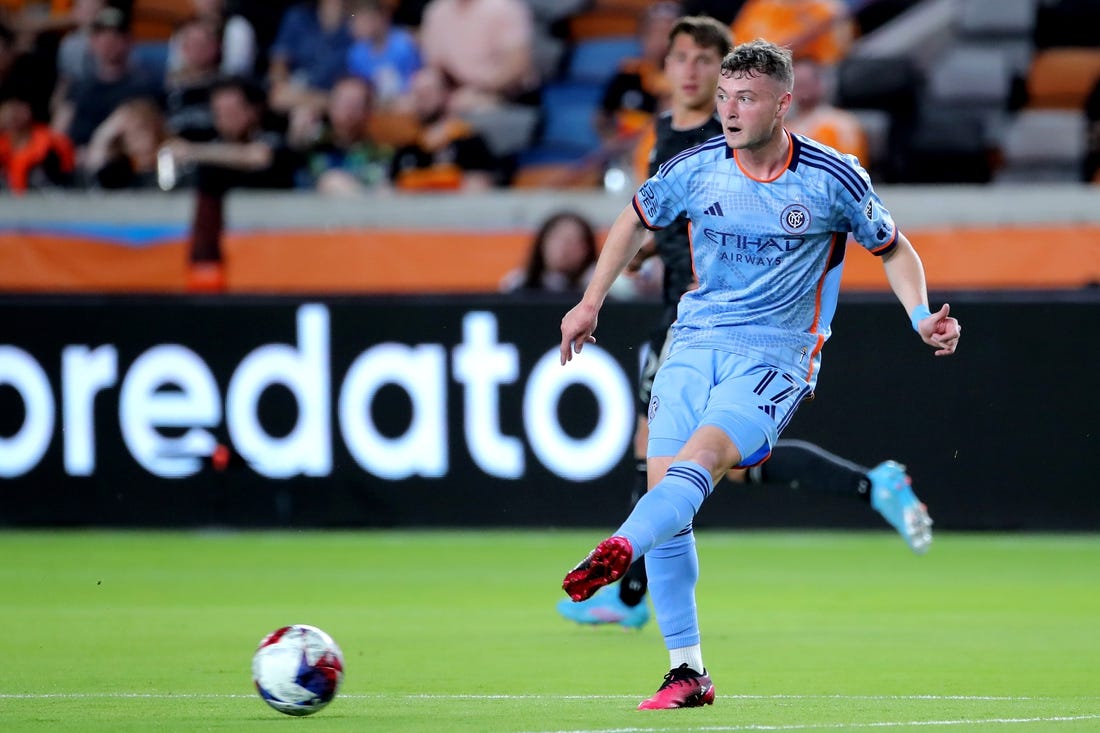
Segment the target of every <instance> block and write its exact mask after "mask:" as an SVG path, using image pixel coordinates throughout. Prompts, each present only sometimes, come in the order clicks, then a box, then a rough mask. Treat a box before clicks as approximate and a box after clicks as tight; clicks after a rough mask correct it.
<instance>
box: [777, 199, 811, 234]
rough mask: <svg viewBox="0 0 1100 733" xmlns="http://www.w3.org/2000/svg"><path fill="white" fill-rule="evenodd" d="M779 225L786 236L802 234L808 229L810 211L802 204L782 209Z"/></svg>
mask: <svg viewBox="0 0 1100 733" xmlns="http://www.w3.org/2000/svg"><path fill="white" fill-rule="evenodd" d="M779 223H780V224H781V225H782V226H783V230H784V231H785V232H787V233H788V234H802V233H803V232H805V231H806V230H807V229H809V228H810V210H809V209H807V208H806V207H805V206H803V205H802V204H791V205H790V206H788V207H787V208H785V209H783V213H782V214H780V216H779Z"/></svg>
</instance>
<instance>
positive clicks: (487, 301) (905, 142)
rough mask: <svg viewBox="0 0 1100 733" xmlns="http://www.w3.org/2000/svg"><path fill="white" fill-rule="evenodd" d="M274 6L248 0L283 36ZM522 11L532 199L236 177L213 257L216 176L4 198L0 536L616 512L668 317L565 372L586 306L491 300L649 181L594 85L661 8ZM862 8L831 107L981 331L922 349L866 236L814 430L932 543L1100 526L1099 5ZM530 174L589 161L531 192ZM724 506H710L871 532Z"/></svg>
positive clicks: (832, 513)
mask: <svg viewBox="0 0 1100 733" xmlns="http://www.w3.org/2000/svg"><path fill="white" fill-rule="evenodd" d="M168 5H169V4H164V7H160V6H159V5H158V7H157V8H153V7H152V5H150V4H147V3H142V2H141V1H140V0H138V2H136V3H134V6H133V13H134V16H133V17H134V19H135V20H134V34H135V37H136V38H137V45H138V47H139V48H142V49H144V51H143V53H144V54H145V55H146V56H148V55H150V54H152V51H151V50H150V49H153V50H156V49H160V51H162V52H165V53H166V51H164V47H165V46H166V45H167V40H166V38H167V37H168V35H170V33H171V31H172V29H173V27H174V26H173V23H178V22H179V21H180V19H181V18H183V17H185V16H184V15H182V14H181V15H180V16H179V17H176V16H172V15H171V13H170V12H169V9H168ZM276 5H278V4H275V5H271V6H270V7H267V8H265V9H264V10H263V12H259V13H257V12H256V11H255V10H254V9H253V11H252V12H251V14H250V15H249V17H252V18H254V20H255V24H256V27H257V29H258V30H257V33H258V35H259V36H260V37H263V34H264V31H263V28H264V27H265V25H264V24H265V23H266V24H270V25H275V24H276V23H277V20H278V14H279V13H280V12H281V8H277V7H276ZM530 5H531V11H532V13H533V16H534V17H535V18H536V19H537V28H538V29H539V33H540V35H539V36H538V38H539V44H537V45H538V48H539V49H541V51H540V54H539V56H538V57H539V58H540V59H543V60H542V61H540V64H541V69H542V72H543V77H544V82H543V87H542V90H541V91H542V97H541V98H542V100H543V104H542V106H541V107H534V108H532V107H528V108H527V109H528V110H529V111H531V110H537V115H538V117H539V120H538V121H537V123H536V124H535V126H534V127H533V128H532V129H533V133H532V136H531V137H530V138H529V141H528V144H527V145H526V147H524V148H523V149H522V150H519V151H518V153H517V154H516V155H515V158H514V160H515V164H516V166H517V168H516V171H517V174H516V177H515V178H514V179H513V180H512V182H511V184H503V185H497V186H495V187H492V188H490V189H488V190H481V191H477V192H468V191H462V190H435V191H431V192H423V191H419V192H418V191H409V190H402V189H400V188H398V189H396V190H393V189H391V190H387V191H376V190H367V191H363V192H361V193H359V194H355V195H351V196H326V195H323V194H320V193H316V192H314V191H311V190H305V189H298V190H292V191H277V190H262V189H261V190H258V189H254V188H249V189H239V190H232V191H231V192H230V193H228V194H227V195H226V196H225V197H224V201H221V202H220V203H219V206H220V207H223V211H222V212H221V215H220V216H221V222H222V228H223V230H221V231H216V237H215V245H216V246H215V249H214V250H213V254H211V251H210V250H206V251H204V252H203V253H200V254H197V253H196V251H195V247H196V244H195V242H196V240H197V239H198V238H199V236H200V235H199V234H198V233H197V232H196V229H195V223H196V222H198V221H199V220H200V218H201V217H200V211H199V210H200V209H201V207H202V196H201V195H196V192H195V190H194V189H192V188H187V187H182V188H175V189H174V190H170V191H161V190H157V189H156V188H154V189H153V190H122V191H113V190H104V189H103V188H94V187H93V188H85V189H73V188H57V187H55V188H50V189H47V190H41V191H33V190H32V191H29V192H26V193H24V194H20V195H15V194H13V193H11V192H8V193H5V194H4V195H3V196H0V291H2V295H0V316H2V318H0V322H2V323H3V326H2V327H0V474H2V475H3V477H4V479H3V483H2V484H0V490H2V491H3V492H4V495H5V501H4V502H3V504H2V505H0V524H6V525H9V526H13V525H26V526H80V525H100V524H103V525H123V526H175V525H184V526H206V525H224V524H228V525H237V524H241V525H249V526H296V525H309V526H421V525H423V526H444V525H460V526H465V525H498V526H516V525H520V526H574V525H578V524H587V525H593V526H605V525H606V524H608V523H610V522H612V521H614V520H615V519H616V518H617V517H618V516H619V513H620V511H621V509H622V506H623V502H624V501H625V495H626V486H627V485H628V483H629V471H630V466H629V463H630V461H629V458H628V453H629V428H630V425H629V420H628V419H627V417H626V416H625V414H624V413H623V411H621V410H620V408H621V407H623V406H624V405H627V406H628V405H629V395H630V391H631V390H630V384H631V382H632V380H633V377H634V373H635V370H636V364H637V360H638V351H639V349H640V344H641V342H642V340H643V338H644V333H642V332H640V331H639V330H638V327H637V325H636V324H637V323H639V322H643V323H644V322H645V321H646V319H647V318H649V317H650V315H651V314H652V313H653V312H654V309H655V308H657V305H656V304H655V303H654V302H653V300H652V298H651V297H647V296H640V297H633V298H625V299H622V300H620V301H618V302H616V303H615V304H614V305H613V306H612V307H611V309H610V310H609V313H608V316H607V318H606V320H605V322H604V323H603V325H602V327H601V334H600V337H601V345H602V346H603V347H604V349H606V355H607V356H609V357H610V358H609V359H606V360H605V361H603V362H600V363H595V364H592V365H590V366H588V367H586V368H585V369H583V370H582V369H578V370H575V371H572V372H571V371H569V370H565V371H563V372H560V373H559V372H554V371H553V370H551V369H548V368H547V361H546V360H547V359H548V358H549V357H548V355H549V354H551V352H553V351H554V349H555V348H556V341H557V335H558V334H557V322H558V319H559V318H560V315H561V313H562V312H563V311H564V310H565V309H566V308H567V307H568V306H569V305H570V302H571V300H572V298H573V296H571V295H553V294H544V295H538V294H534V295H523V296H520V295H517V294H502V293H500V292H499V290H500V283H501V281H502V279H503V278H504V276H505V275H506V274H507V273H508V272H509V271H511V270H513V269H514V268H517V267H520V266H521V265H522V264H523V262H524V261H525V258H526V254H527V250H528V247H529V246H530V242H531V240H532V237H533V233H534V231H535V229H536V228H537V227H538V225H539V224H540V222H542V221H543V220H544V219H545V218H546V217H547V216H549V215H550V214H552V213H554V212H557V211H562V210H570V211H575V212H578V213H580V214H581V215H583V216H584V217H586V218H587V219H588V220H589V221H591V222H592V223H593V224H594V225H595V226H596V227H597V228H602V227H604V226H606V225H607V224H608V223H609V222H610V221H611V220H612V219H613V217H614V215H615V214H616V212H617V211H618V210H619V208H620V207H621V206H623V205H624V203H625V202H626V201H627V200H628V198H629V195H630V189H629V186H625V187H624V184H623V178H624V177H625V179H626V180H627V183H629V179H630V174H629V171H623V173H624V175H623V176H611V177H608V176H606V175H604V174H605V173H606V172H607V171H608V170H609V169H611V168H613V167H614V166H615V165H617V163H616V161H615V159H614V158H612V157H609V156H608V155H605V154H603V153H602V152H601V151H603V150H604V148H603V147H601V146H603V145H604V144H605V143H603V142H601V140H600V138H599V136H598V135H597V134H596V131H595V129H594V127H593V125H594V117H595V111H596V110H595V106H596V104H597V101H596V100H597V97H598V96H599V95H598V94H595V93H592V92H593V90H596V89H598V88H599V87H600V85H601V84H604V83H606V81H607V78H608V77H609V72H610V71H611V70H614V69H615V68H616V67H617V64H619V63H620V62H622V60H623V59H625V58H629V57H630V56H631V54H632V53H636V51H637V48H636V45H632V43H635V44H636V41H634V34H636V32H637V24H638V22H639V17H640V15H641V14H642V13H644V12H645V10H646V7H647V5H648V4H647V3H642V2H621V1H620V2H613V1H612V0H606V1H605V0H596V1H594V2H587V3H579V2H577V3H564V4H555V3H541V2H535V1H534V0H532V1H531V3H530ZM735 5H736V4H735ZM234 7H236V8H237V10H238V11H240V12H245V13H248V5H247V4H243V5H240V6H234ZM397 10H398V15H397V16H395V17H396V18H397V19H399V18H400V17H401V10H402V8H400V7H399V8H398V9H397ZM727 10H729V9H728V8H727ZM848 10H849V11H850V14H851V15H850V19H851V20H852V22H854V23H855V27H856V34H855V40H854V41H853V42H852V44H851V46H850V48H848V49H847V50H846V52H845V54H844V55H843V58H842V59H841V60H840V61H839V62H838V63H837V65H836V68H835V80H834V81H835V92H834V95H835V96H834V101H835V102H836V103H837V104H839V105H842V106H843V107H845V108H847V109H849V110H852V111H854V112H855V113H856V114H857V115H858V116H859V117H860V119H861V120H862V121H863V122H864V126H865V129H866V130H867V132H868V138H869V140H870V145H869V148H870V150H871V153H870V162H869V165H868V167H869V169H870V170H871V173H872V175H873V176H874V177H875V180H876V183H877V185H878V188H879V190H880V193H881V195H882V196H883V198H884V200H885V201H886V202H887V205H888V206H890V208H891V209H892V211H893V213H894V215H895V218H896V219H897V220H898V221H899V222H900V224H901V226H902V227H903V228H904V229H905V230H906V232H907V233H908V234H909V235H910V238H911V239H913V241H914V242H915V243H917V246H918V248H919V249H920V251H921V253H922V255H923V257H924V259H925V263H926V266H927V269H928V275H929V280H930V283H931V287H932V289H933V291H934V293H933V299H934V301H935V302H936V303H939V302H941V301H948V302H951V303H952V306H953V308H954V309H955V311H954V312H956V313H957V314H958V315H959V317H960V318H961V319H962V321H963V323H965V324H966V326H967V339H966V342H965V345H964V348H963V350H962V353H960V354H959V356H958V358H956V359H951V360H948V361H945V362H940V361H938V360H935V359H931V358H924V357H925V355H924V354H923V352H922V350H921V348H920V345H919V344H917V343H915V342H914V340H913V339H912V338H911V335H910V334H908V333H907V329H906V328H905V327H904V326H905V319H904V314H902V313H901V312H900V311H899V309H898V308H897V307H896V306H895V305H893V304H892V301H891V298H890V296H889V293H888V291H887V286H886V283H885V279H884V277H883V276H882V273H881V269H880V268H879V267H878V264H877V263H876V262H875V261H874V260H873V258H871V257H867V256H865V255H864V254H863V253H862V252H859V251H852V252H851V253H850V255H849V257H848V258H847V263H846V271H845V293H844V295H843V297H842V303H841V310H840V313H839V314H838V318H837V321H836V328H835V335H834V338H833V340H832V341H831V342H830V345H829V347H828V349H827V350H826V352H825V367H824V368H825V376H824V379H823V380H822V383H821V387H820V391H819V395H820V396H821V399H820V400H818V401H817V402H816V403H814V404H812V405H810V406H808V407H806V408H804V409H803V410H802V411H801V412H800V414H799V416H798V418H797V419H796V420H795V421H794V423H793V425H792V427H791V435H792V436H793V437H804V438H807V439H811V440H814V441H817V442H819V443H821V444H823V445H824V446H825V447H827V448H830V449H832V450H835V451H837V452H838V453H842V454H844V455H847V456H850V457H852V458H853V459H855V460H858V461H862V462H865V463H867V464H874V463H876V462H878V461H879V460H882V459H884V458H886V457H893V458H895V459H897V460H899V461H902V462H904V463H906V464H907V465H908V466H909V467H910V469H911V473H912V474H913V476H914V480H915V482H916V484H917V487H918V489H919V493H920V494H921V496H922V497H923V498H925V499H926V500H927V501H928V503H929V505H930V506H931V507H932V508H933V515H934V516H935V518H936V520H937V522H938V525H937V526H938V527H939V528H940V529H944V530H947V529H1018V528H1023V529H1051V530H1059V529H1078V530H1093V529H1096V528H1097V527H1098V526H1100V502H1097V501H1095V496H1094V492H1093V491H1092V487H1093V485H1094V478H1095V476H1096V475H1098V472H1100V450H1098V446H1097V438H1096V430H1095V427H1094V424H1093V420H1094V418H1093V414H1092V413H1093V411H1094V409H1093V408H1095V405H1096V401H1095V399H1094V398H1092V397H1091V396H1090V394H1091V388H1090V386H1089V385H1090V384H1091V382H1092V367H1093V365H1094V364H1095V362H1096V358H1097V356H1098V354H1097V349H1098V348H1100V347H1098V346H1097V340H1096V339H1095V337H1094V336H1095V332H1096V327H1095V324H1096V320H1097V313H1098V312H1097V304H1098V302H1100V297H1098V293H1100V291H1098V289H1097V285H1098V283H1100V205H1098V204H1100V193H1098V191H1100V189H1098V188H1097V187H1096V185H1095V184H1094V183H1091V182H1087V181H1086V180H1085V178H1084V175H1083V171H1084V170H1085V167H1086V158H1087V157H1088V155H1089V149H1090V147H1089V146H1090V142H1089V124H1090V123H1089V113H1088V112H1087V110H1086V106H1087V104H1088V103H1089V102H1088V95H1089V94H1090V92H1092V90H1093V89H1094V88H1095V87H1096V84H1097V80H1098V79H1100V63H1097V60H1098V59H1100V45H1097V44H1100V36H1096V35H1095V34H1091V35H1090V33H1086V32H1083V31H1082V28H1084V27H1086V26H1087V27H1089V28H1095V27H1096V25H1095V23H1093V22H1092V21H1093V20H1095V18H1096V14H1097V6H1096V3H1088V2H1079V1H1077V0H1011V1H1009V0H1003V1H998V2H993V0H923V1H916V0H911V1H908V2H905V1H900V0H880V1H879V2H852V3H850V4H849V6H848ZM154 11H155V12H154ZM181 13H182V11H181ZM153 18H160V19H161V20H163V21H164V22H162V23H160V24H159V25H158V24H157V23H153V22H152V21H151V20H150V19H153ZM143 19H144V21H147V22H144V25H143ZM154 55H155V54H154ZM562 89H565V90H566V91H565V92H563V93H560V94H559V92H560V91H561V90H562ZM578 89H586V90H588V92H585V93H580V92H578V91H577V90H578ZM569 90H572V91H569ZM1094 96H1095V95H1094ZM563 100H564V101H563ZM556 115H567V116H568V119H559V118H558V117H556ZM497 122H500V120H497ZM559 133H560V134H561V135H562V136H563V137H562V139H561V140H559V141H558V142H555V141H554V140H551V139H549V137H548V136H552V135H555V134H559ZM558 143H562V144H558ZM565 143H568V144H565ZM534 166H551V167H553V168H555V169H556V170H558V171H559V172H560V171H561V170H563V169H565V170H572V171H573V172H577V171H581V170H583V171H585V175H579V176H567V177H565V178H561V177H558V178H553V177H542V178H537V177H536V178H535V179H527V180H526V182H524V181H522V180H521V179H522V178H523V176H521V175H520V173H521V172H522V171H523V170H525V169H530V168H532V167H534ZM563 167H564V168H563ZM593 172H595V173H596V174H597V175H595V176H592V175H589V174H591V173H593ZM479 364H484V366H483V367H479V366H478V365H479ZM617 411H619V412H618V414H617ZM628 411H629V407H627V410H626V412H628ZM211 456H215V458H214V459H212V458H210V457H211ZM728 493H729V494H731V496H728V497H725V498H720V499H719V500H717V501H715V502H713V506H711V507H708V510H707V512H705V513H704V514H705V516H706V517H707V520H706V521H711V522H714V523H715V524H716V525H718V526H735V527H736V526H767V527H775V526H796V527H802V526H826V527H835V526H841V527H846V526H847V527H862V526H868V524H867V523H868V522H869V521H870V519H869V518H868V517H866V516H864V515H863V512H861V511H860V508H858V507H857V508H855V509H853V508H851V507H845V506H837V505H836V503H835V502H828V501H821V500H815V499H810V498H808V497H802V498H801V499H800V501H798V502H789V501H787V499H788V498H789V497H787V496H786V495H785V494H784V493H783V492H771V493H765V494H762V495H755V496H754V495H753V494H752V493H751V492H737V493H736V494H734V492H728ZM719 496H721V493H720V494H719ZM581 497H584V501H583V502H582V501H579V499H580V498H581Z"/></svg>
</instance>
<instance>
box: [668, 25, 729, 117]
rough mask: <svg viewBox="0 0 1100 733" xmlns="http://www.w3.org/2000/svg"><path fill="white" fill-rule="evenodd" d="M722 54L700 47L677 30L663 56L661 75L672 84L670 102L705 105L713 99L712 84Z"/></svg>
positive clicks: (695, 106) (686, 106)
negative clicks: (663, 70)
mask: <svg viewBox="0 0 1100 733" xmlns="http://www.w3.org/2000/svg"><path fill="white" fill-rule="evenodd" d="M721 68H722V57H721V56H720V55H719V54H718V51H717V49H714V48H704V47H703V46H700V45H698V44H696V43H695V39H693V38H692V37H691V36H689V35H688V34H686V33H680V34H677V36H676V38H674V39H673V40H672V45H671V46H669V49H668V55H667V56H666V57H665V77H666V78H667V79H668V83H669V86H670V87H671V88H672V104H673V106H674V107H679V108H681V109H706V108H707V107H710V106H711V105H712V104H713V103H714V102H713V100H714V85H715V84H717V83H718V72H719V70H720V69H721Z"/></svg>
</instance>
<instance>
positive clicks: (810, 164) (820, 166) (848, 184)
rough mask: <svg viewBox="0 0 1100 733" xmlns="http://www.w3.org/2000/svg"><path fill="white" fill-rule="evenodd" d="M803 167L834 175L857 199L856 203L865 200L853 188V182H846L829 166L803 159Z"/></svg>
mask: <svg viewBox="0 0 1100 733" xmlns="http://www.w3.org/2000/svg"><path fill="white" fill-rule="evenodd" d="M802 165H805V166H807V167H809V168H817V169H819V170H823V171H825V172H826V173H830V174H832V176H833V177H834V178H836V180H837V181H838V182H839V183H840V185H842V186H844V188H845V189H846V190H847V191H848V193H850V194H851V195H852V198H853V199H855V200H856V202H859V201H862V200H863V194H861V193H860V192H859V190H858V189H856V188H855V187H854V186H852V184H851V182H849V181H846V180H845V179H844V178H842V177H841V176H840V175H838V174H837V172H836V170H834V169H832V168H830V167H829V166H826V165H823V164H821V163H818V162H816V161H814V160H811V159H809V158H806V157H803V158H802Z"/></svg>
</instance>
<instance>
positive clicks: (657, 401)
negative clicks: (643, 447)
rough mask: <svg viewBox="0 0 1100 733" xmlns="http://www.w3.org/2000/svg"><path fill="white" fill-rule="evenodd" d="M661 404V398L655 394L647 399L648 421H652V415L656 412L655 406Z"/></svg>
mask: <svg viewBox="0 0 1100 733" xmlns="http://www.w3.org/2000/svg"><path fill="white" fill-rule="evenodd" d="M660 406H661V398H660V397H658V396H657V395H653V396H652V397H650V399H649V422H653V417H654V416H655V415H656V414H657V408H658V407H660Z"/></svg>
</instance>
